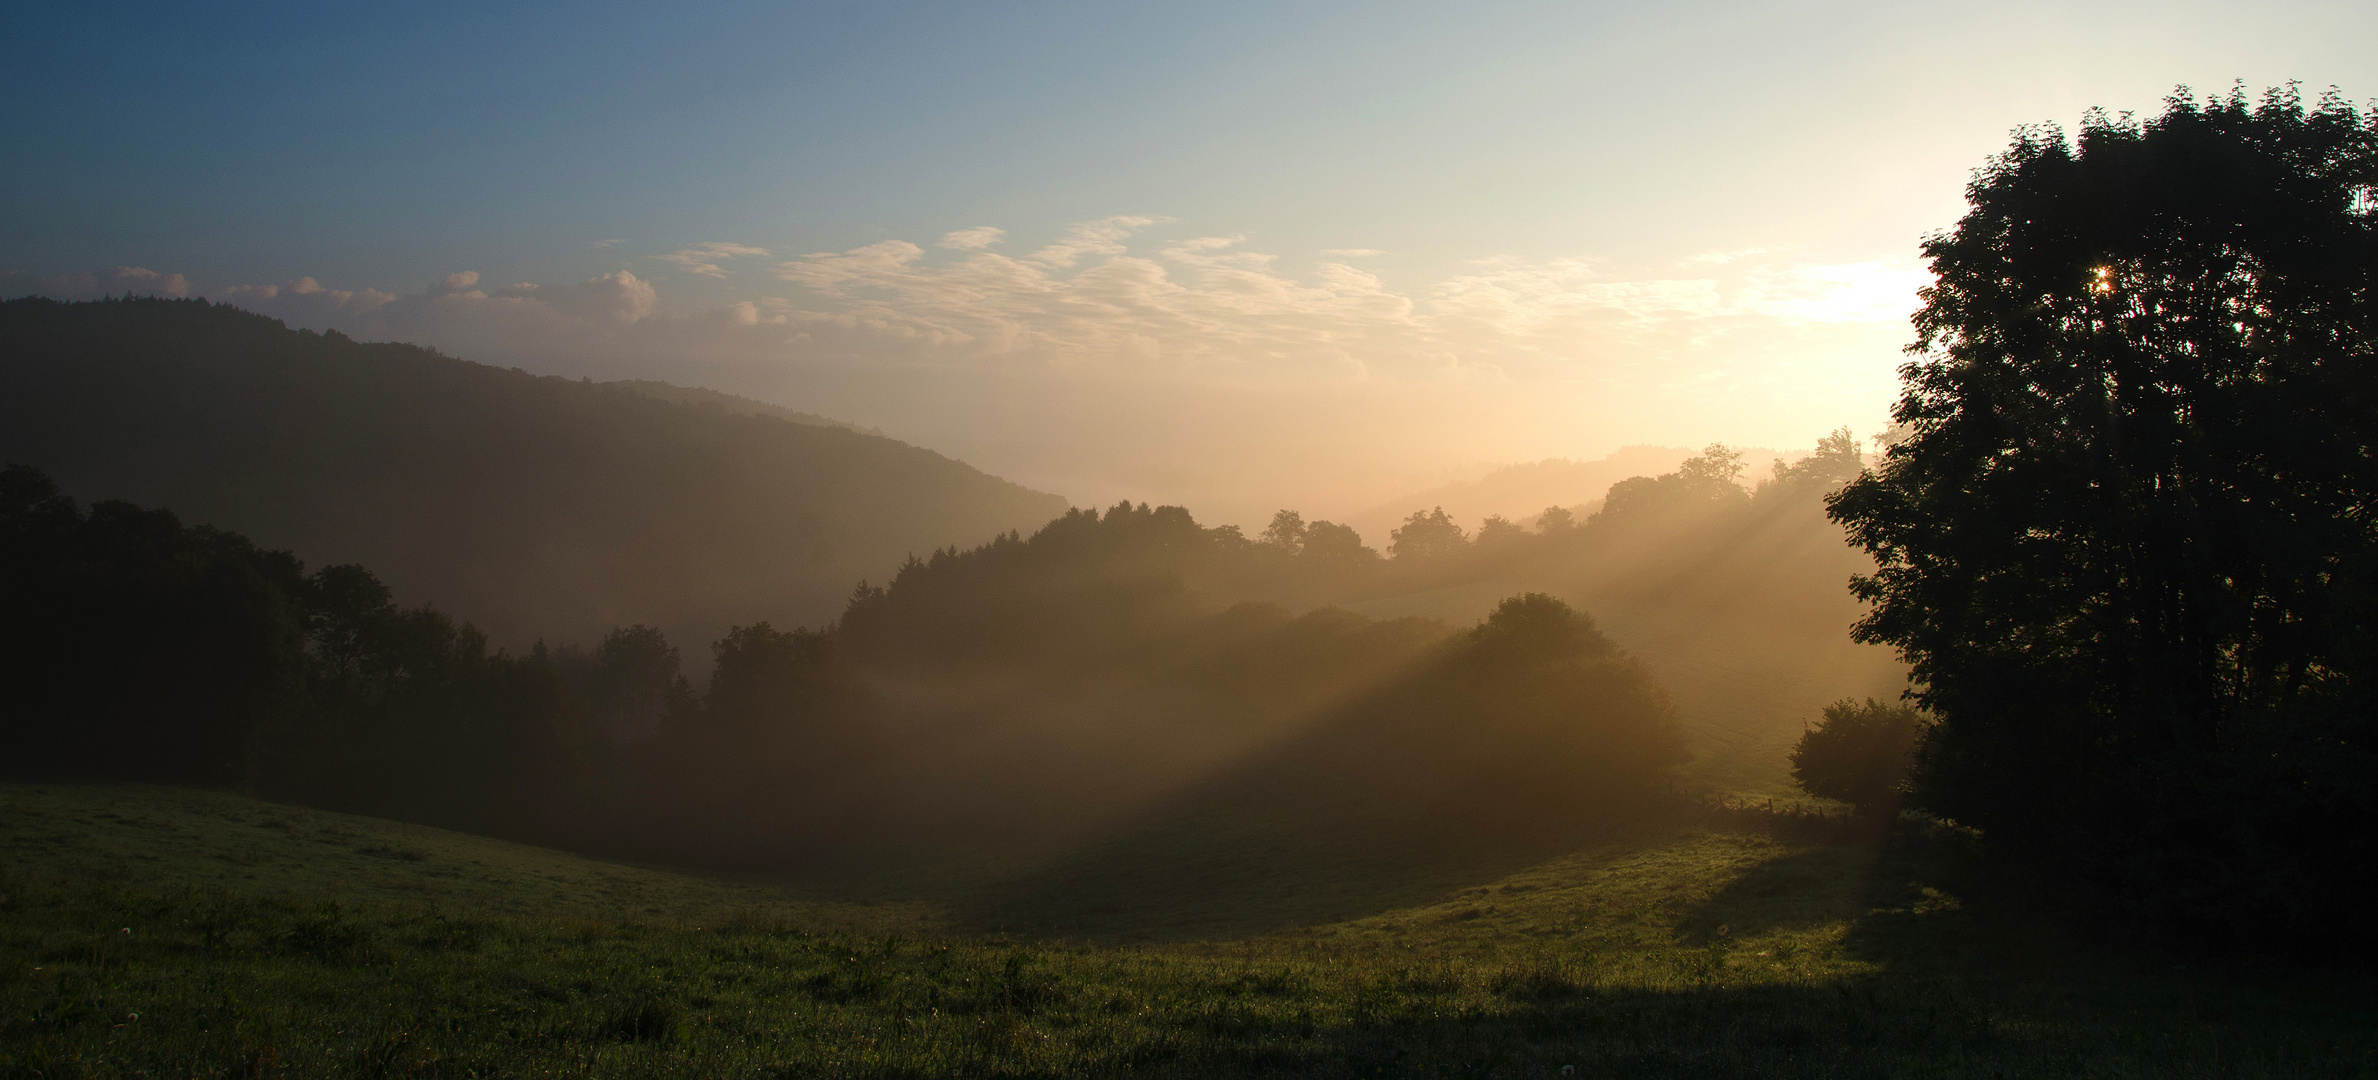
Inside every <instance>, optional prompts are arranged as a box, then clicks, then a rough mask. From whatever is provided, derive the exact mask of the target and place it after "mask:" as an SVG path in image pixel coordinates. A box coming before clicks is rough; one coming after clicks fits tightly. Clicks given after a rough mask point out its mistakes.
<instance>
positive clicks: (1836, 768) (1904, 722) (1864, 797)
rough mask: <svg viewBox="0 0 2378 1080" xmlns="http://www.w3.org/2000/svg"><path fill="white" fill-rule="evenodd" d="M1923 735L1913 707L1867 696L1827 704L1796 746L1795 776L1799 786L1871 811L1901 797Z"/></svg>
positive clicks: (1794, 748)
mask: <svg viewBox="0 0 2378 1080" xmlns="http://www.w3.org/2000/svg"><path fill="white" fill-rule="evenodd" d="M1922 733H1923V716H1922V714H1920V713H1918V712H1917V711H1916V710H1915V708H1914V707H1912V706H1908V705H1900V704H1887V703H1884V702H1880V701H1876V700H1874V699H1873V698H1867V699H1866V700H1865V701H1864V702H1863V703H1861V702H1856V701H1851V700H1848V699H1846V698H1845V699H1843V700H1840V701H1836V702H1834V703H1833V704H1831V705H1827V706H1825V712H1824V719H1822V720H1819V721H1818V722H1817V723H1816V724H1815V725H1814V726H1812V727H1810V728H1809V729H1808V730H1806V731H1804V732H1802V733H1801V735H1800V741H1799V742H1797V743H1794V744H1793V746H1792V780H1793V781H1794V782H1796V783H1798V784H1799V785H1800V790H1802V791H1805V792H1808V793H1809V794H1811V795H1815V796H1817V797H1819V798H1824V799H1833V800H1836V801H1838V802H1845V803H1848V804H1850V805H1851V806H1854V807H1857V808H1858V810H1859V811H1861V812H1866V813H1871V812H1874V811H1877V810H1884V809H1888V808H1890V807H1892V806H1894V805H1896V804H1897V803H1898V801H1899V795H1900V790H1899V789H1900V784H1901V783H1902V782H1903V781H1905V780H1906V779H1907V771H1908V766H1909V765H1910V764H1911V761H1910V755H1911V754H1912V753H1913V752H1914V750H1915V747H1916V739H1917V737H1918V736H1920V735H1921V734H1922Z"/></svg>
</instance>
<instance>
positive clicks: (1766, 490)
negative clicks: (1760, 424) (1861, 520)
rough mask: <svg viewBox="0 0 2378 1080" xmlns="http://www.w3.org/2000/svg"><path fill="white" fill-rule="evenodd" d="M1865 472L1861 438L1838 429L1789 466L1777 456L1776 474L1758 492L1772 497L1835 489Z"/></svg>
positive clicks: (1818, 441) (1824, 491) (1844, 429)
mask: <svg viewBox="0 0 2378 1080" xmlns="http://www.w3.org/2000/svg"><path fill="white" fill-rule="evenodd" d="M1864 471H1866V458H1865V455H1863V454H1861V453H1860V452H1859V448H1858V440H1857V439H1855V438H1853V437H1851V435H1850V429H1848V428H1846V427H1844V428H1839V429H1836V430H1835V431H1834V432H1833V433H1832V434H1830V435H1827V436H1825V437H1824V438H1822V439H1818V440H1817V448H1816V452H1815V453H1812V454H1810V455H1808V456H1807V457H1804V458H1801V459H1800V460H1798V461H1795V462H1792V463H1790V464H1788V465H1787V464H1785V463H1784V462H1783V461H1782V460H1781V459H1778V460H1777V461H1776V463H1775V471H1774V473H1773V474H1772V475H1770V476H1769V477H1768V478H1767V479H1765V480H1763V481H1760V483H1759V490H1758V492H1757V494H1759V495H1760V496H1762V497H1773V496H1775V495H1779V494H1783V493H1786V492H1799V491H1814V492H1819V493H1826V492H1832V491H1835V490H1838V489H1839V488H1840V487H1841V485H1843V484H1846V483H1849V482H1850V481H1852V480H1855V479H1857V478H1858V474H1859V473H1862V472H1864Z"/></svg>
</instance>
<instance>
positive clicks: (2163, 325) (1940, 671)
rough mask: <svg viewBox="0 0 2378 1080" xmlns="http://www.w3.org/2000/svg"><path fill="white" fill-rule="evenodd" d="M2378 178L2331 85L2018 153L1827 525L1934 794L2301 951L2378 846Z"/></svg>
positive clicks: (2115, 895) (2131, 888)
mask: <svg viewBox="0 0 2378 1080" xmlns="http://www.w3.org/2000/svg"><path fill="white" fill-rule="evenodd" d="M2374 184H2378V117H2365V116H2363V115H2362V114H2361V113H2360V112H2359V111H2357V110H2356V109H2355V108H2353V107H2352V106H2350V105H2348V104H2346V103H2345V102H2343V101H2342V100H2341V99H2339V98H2337V97H2335V96H2334V95H2333V94H2332V95H2330V96H2327V97H2323V98H2321V99H2320V100H2319V101H2318V102H2317V103H2316V104H2314V105H2312V106H2310V107H2306V106H2305V104H2304V103H2303V101H2302V100H2301V99H2300V98H2299V97H2298V96H2297V95H2296V93H2295V92H2294V91H2293V90H2292V89H2289V90H2276V91H2271V92H2269V93H2267V94H2265V95H2264V96H2263V97H2262V98H2261V99H2260V100H2259V101H2255V100H2250V99H2248V98H2247V97H2246V96H2245V95H2244V94H2243V93H2233V94H2231V95H2230V96H2228V97H2227V98H2225V99H2212V100H2208V101H2205V102H2201V103H2200V102H2197V101H2195V100H2193V99H2192V98H2191V97H2190V96H2189V95H2187V94H2186V93H2185V92H2182V93H2180V94H2177V95H2175V96H2174V97H2173V98H2172V99H2171V100H2170V101H2169V102H2168V103H2167V107H2166V108H2165V110H2164V111H2163V113H2162V114H2161V115H2159V116H2157V117H2155V118H2153V119H2149V120H2138V119H2133V118H2130V117H2128V116H2124V117H2119V118H2117V117H2109V116H2107V115H2105V114H2103V113H2099V112H2092V113H2091V114H2089V115H2088V117H2087V118H2086V119H2085V120H2084V122H2083V125H2082V129H2081V132H2080V137H2079V139H2078V140H2077V141H2068V140H2067V139H2066V138H2065V137H2064V135H2063V134H2062V133H2061V132H2059V131H2056V130H2054V129H2050V128H2035V129H2025V130H2022V131H2020V132H2018V133H2017V135H2016V138H2015V140H2014V143H2013V145H2012V146H2011V147H2010V148H2009V149H2008V150H2007V151H2006V152H2005V153H2004V154H2003V155H2000V156H1998V157H1996V158H1994V159H1992V160H1991V161H1990V162H1989V163H1988V165H1987V166H1986V167H1984V168H1983V169H1981V170H1980V171H1978V172H1977V173H1976V175H1975V177H1974V179H1973V181H1972V183H1971V184H1970V185H1969V187H1968V189H1967V199H1968V203H1969V209H1968V212H1967V213H1966V215H1965V216H1964V218H1963V219H1962V220H1960V221H1959V222H1958V224H1957V226H1956V228H1955V229H1953V230H1951V231H1949V232H1946V233H1943V234H1940V235H1938V236H1935V237H1933V238H1931V239H1930V240H1929V241H1928V242H1927V243H1926V244H1925V247H1924V250H1925V254H1926V255H1927V256H1928V257H1929V259H1930V261H1931V266H1932V270H1933V272H1934V274H1935V275H1936V276H1937V283H1936V284H1934V285H1933V286H1932V287H1931V288H1930V289H1928V290H1926V291H1925V293H1924V304H1923V307H1922V310H1921V311H1920V312H1919V313H1918V314H1917V316H1916V328H1917V334H1918V337H1917V341H1916V343H1915V344H1914V345H1913V346H1911V347H1910V353H1911V356H1912V360H1911V362H1910V363H1909V364H1907V365H1906V366H1905V367H1904V368H1903V369H1902V377H1903V381H1904V389H1903V396H1902V397H1901V398H1900V400H1899V403H1898V405H1897V407H1896V408H1895V410H1894V418H1895V419H1896V420H1897V421H1898V422H1899V423H1900V424H1902V425H1905V429H1906V433H1907V437H1906V438H1905V439H1904V441H1900V442H1898V443H1897V444H1896V445H1894V446H1892V447H1891V448H1890V450H1889V451H1888V453H1887V456H1886V459H1885V461H1884V463H1883V465H1882V467H1881V468H1880V469H1879V471H1877V472H1875V473H1872V474H1869V475H1867V476H1865V477H1864V478H1862V479H1859V480H1857V481H1855V482H1853V483H1851V484H1849V485H1848V486H1847V487H1846V488H1844V489H1843V490H1842V491H1841V492H1840V493H1839V494H1838V495H1836V496H1835V497H1834V499H1833V500H1832V503H1831V512H1832V514H1833V516H1834V518H1835V519H1836V520H1838V521H1840V522H1841V523H1842V524H1843V525H1844V526H1846V527H1847V528H1848V530H1849V532H1850V535H1851V537H1852V538H1853V540H1854V541H1855V542H1857V543H1858V544H1860V545H1862V546H1863V547H1864V548H1865V549H1866V550H1867V551H1869V552H1870V553H1872V554H1873V556H1874V557H1875V560H1876V563H1877V566H1878V569H1877V570H1876V572H1875V573H1874V574H1872V575H1871V576H1867V577H1862V578H1860V579H1859V580H1858V581H1857V582H1856V584H1855V588H1856V590H1857V592H1858V594H1859V595H1860V596H1861V597H1862V598H1863V599H1865V600H1867V601H1869V602H1871V603H1872V605H1873V607H1872V610H1871V613H1870V614H1869V615H1868V616H1867V617H1866V618H1865V620H1864V621H1863V622H1862V623H1860V624H1859V626H1858V629H1857V633H1858V635H1859V637H1860V638H1861V639H1862V640H1867V641H1874V642H1885V643H1889V644H1891V645H1894V646H1897V647H1898V648H1899V649H1900V650H1901V652H1902V653H1903V655H1904V656H1905V657H1906V658H1907V659H1908V660H1909V661H1910V662H1911V664H1912V665H1913V669H1914V677H1915V679H1916V682H1917V690H1916V696H1917V698H1918V699H1919V700H1920V701H1921V703H1922V704H1923V705H1924V706H1925V707H1926V708H1927V709H1928V710H1929V711H1930V712H1931V713H1933V714H1934V715H1935V716H1936V717H1938V718H1939V724H1938V725H1937V726H1936V727H1935V728H1934V729H1933V732H1932V735H1931V737H1930V739H1929V742H1928V745H1927V747H1926V750H1925V759H1924V766H1923V769H1922V771H1921V774H1920V776H1919V777H1918V779H1917V783H1916V792H1917V795H1918V796H1919V798H1920V799H1921V800H1922V802H1923V803H1924V804H1926V805H1927V806H1929V807H1931V808H1932V809H1934V810H1935V811H1937V812H1939V813H1942V814H1945V815H1947V816H1950V817H1952V818H1955V819H1957V820H1959V821H1962V822H1964V823H1966V824H1969V825H1974V826H1978V827H1980V828H1981V829H1982V830H1984V832H1985V834H1986V835H1987V836H1989V837H1990V838H1991V840H1992V842H1993V843H1994V844H1996V845H1999V846H2001V847H2003V848H2005V849H2007V850H2010V851H2020V852H2022V853H2024V854H2025V855H2026V856H2027V857H2029V858H2031V859H2033V860H2035V861H2036V862H2038V863H2039V864H2041V865H2043V866H2047V867H2049V868H2052V869H2053V870H2055V871H2057V872H2059V873H2065V874H2069V875H2071V876H2073V877H2076V878H2079V879H2082V880H2084V881H2086V882H2088V883H2090V884H2091V885H2093V886H2094V887H2095V888H2096V889H2097V890H2098V893H2099V894H2100V895H2103V896H2106V897H2108V898H2111V899H2114V900H2116V901H2118V902H2119V903H2121V904H2122V905H2124V906H2125V907H2126V908H2127V909H2128V910H2130V911H2133V912H2144V913H2146V914H2148V915H2149V916H2151V917H2153V918H2155V919H2161V920H2163V921H2164V922H2166V923H2168V924H2170V925H2175V926H2183V925H2184V926H2208V925H2211V923H2212V922H2213V921H2218V920H2223V919H2229V918H2233V917H2240V916H2245V917H2252V918H2254V919H2255V920H2256V922H2257V923H2258V924H2259V925H2265V926H2274V927H2276V926H2288V927H2294V928H2296V929H2298V930H2302V929H2304V928H2307V927H2310V926H2312V925H2315V924H2316V923H2317V922H2318V921H2319V920H2320V918H2321V916H2320V914H2319V913H2320V912H2322V911H2324V910H2328V909H2330V908H2333V906H2334V905H2336V904H2339V903H2342V902H2344V901H2343V899H2342V898H2344V897H2347V896H2353V895H2356V894H2357V892H2358V890H2357V889H2355V888H2354V887H2352V886H2351V885H2350V884H2349V883H2348V882H2347V881H2346V880H2345V877H2346V876H2350V875H2366V874H2367V873H2368V870H2367V869H2366V868H2367V867H2369V866H2370V865H2371V862H2372V857H2373V855H2374V854H2378V850H2374V849H2373V847H2372V843H2373V841H2372V839H2371V838H2372V837H2373V836H2378V832H2374V831H2373V829H2372V826H2373V825H2378V803H2374V801H2373V794H2372V793H2373V786H2372V784H2371V782H2370V781H2371V777H2372V774H2373V767H2374V766H2378V759H2373V758H2372V756H2371V750H2370V746H2371V743H2370V737H2371V736H2372V735H2373V734H2378V732H2373V730H2372V727H2373V725H2372V722H2371V721H2372V705H2373V702H2372V700H2371V693H2372V690H2373V689H2374V688H2378V650H2373V649H2372V648H2371V644H2372V628H2373V626H2372V621H2371V614H2370V613H2371V612H2372V611H2373V610H2378V517H2374V516H2373V511H2372V508H2373V507H2374V506H2378V452H2374V450H2373V448H2374V447H2378V367H2374V366H2373V363H2372V362H2373V360H2374V359H2378V357H2374V356H2373V353H2378V293H2374V292H2373V287H2374V286H2378V198H2374V197H2373V191H2374V187H2373V185H2374Z"/></svg>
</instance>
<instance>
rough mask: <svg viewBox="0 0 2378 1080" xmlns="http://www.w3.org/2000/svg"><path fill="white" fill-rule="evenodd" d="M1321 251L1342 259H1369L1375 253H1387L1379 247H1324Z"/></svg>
mask: <svg viewBox="0 0 2378 1080" xmlns="http://www.w3.org/2000/svg"><path fill="white" fill-rule="evenodd" d="M1321 253H1322V254H1323V255H1330V256H1335V257H1337V258H1340V259H1368V258H1370V257H1371V256H1373V255H1385V254H1387V253H1386V252H1384V251H1381V250H1379V249H1378V248H1323V249H1322V250H1321Z"/></svg>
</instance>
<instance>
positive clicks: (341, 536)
mask: <svg viewBox="0 0 2378 1080" xmlns="http://www.w3.org/2000/svg"><path fill="white" fill-rule="evenodd" d="M0 460H5V461H11V462H17V463H21V464H26V465H31V466H34V467H37V468H40V469H42V470H44V471H46V472H48V473H49V474H50V475H52V476H53V477H55V478H56V479H57V480H58V482H59V484H60V485H61V486H62V487H63V488H64V489H65V490H66V491H68V492H69V493H71V494H73V495H75V496H78V497H81V498H85V499H110V498H113V499H126V500H130V501H133V502H137V503H141V504H145V505H152V506H154V505H164V506H171V507H173V508H174V509H175V510H176V511H177V512H179V513H180V514H181V515H182V516H183V517H184V518H185V519H186V520H189V521H192V522H199V523H206V524H213V525H217V526H220V527H223V528H227V529H233V530H237V531H239V532H241V533H245V534H246V535H248V536H251V537H254V538H255V539H256V540H257V541H258V542H259V543H261V544H264V545H266V546H268V547H274V548H288V549H290V550H293V551H296V552H298V553H299V554H300V555H302V556H303V557H304V558H305V559H307V560H308V561H309V562H313V563H317V564H328V563H340V562H359V563H362V564H365V565H367V566H370V567H371V568H372V569H373V570H374V571H375V572H377V573H379V574H380V575H381V576H382V577H383V578H384V579H385V580H387V582H388V583H389V584H390V585H391V586H392V587H393V588H394V589H395V590H396V592H397V595H398V596H399V597H400V598H402V599H405V600H407V601H408V602H416V603H418V602H422V601H432V602H435V603H436V604H437V605H438V606H439V607H441V608H442V609H444V610H447V611H450V612H453V613H454V614H456V615H458V616H460V617H462V618H466V619H470V620H472V621H474V622H476V623H477V624H478V625H480V626H481V627H482V628H484V629H486V630H487V631H488V632H489V633H490V634H491V635H493V637H494V639H495V640H496V641H497V642H498V643H509V644H526V643H527V642H528V641H529V640H531V639H533V638H536V637H540V636H542V637H546V638H559V639H561V640H573V639H586V640H592V639H594V638H597V637H600V636H601V635H602V634H603V633H604V632H605V631H607V630H609V629H611V628H613V627H616V626H620V625H625V624H630V623H645V624H648V625H652V626H657V627H661V628H663V629H665V630H666V631H667V632H668V633H669V634H670V636H671V637H673V638H676V639H678V640H684V641H709V640H712V639H713V638H716V637H717V636H718V635H719V634H720V633H721V632H723V631H724V630H725V629H726V628H727V627H728V626H730V625H733V624H738V623H750V622H755V621H758V620H761V619H773V620H776V621H778V622H779V623H800V622H809V623H814V624H822V623H826V622H830V621H832V619H833V618H834V617H835V616H836V615H838V614H839V613H840V611H841V608H842V606H843V603H844V601H845V600H846V599H847V598H848V596H849V595H850V589H851V584H852V583H853V582H855V581H858V580H859V579H862V578H873V579H876V580H882V579H883V578H885V577H887V576H889V575H890V573H891V572H892V571H893V570H894V569H895V568H897V567H898V566H899V565H900V564H901V562H902V561H903V560H904V559H906V558H907V557H908V556H909V555H910V554H911V553H924V552H930V551H932V550H934V549H937V548H940V547H943V546H946V545H952V544H957V545H968V546H970V545H973V544H976V543H980V542H982V541H983V540H985V539H988V538H990V537H992V536H995V535H998V534H1000V533H1003V532H1006V531H1008V530H1010V529H1017V528H1022V529H1026V530H1029V529H1032V528H1034V527H1037V526H1038V525H1040V524H1041V523H1043V522H1046V521H1048V520H1049V519H1050V518H1051V517H1054V516H1056V515H1058V514H1060V513H1063V512H1064V511H1065V509H1066V503H1065V500H1064V499H1062V498H1060V497H1058V496H1055V495H1049V494H1044V493H1041V492H1037V491H1033V490H1030V489H1028V488H1024V487H1021V486H1018V485H1016V484H1012V483H1009V482H1007V481H1004V480H1001V479H999V478H997V477H994V476H990V475H987V474H985V473H983V472H981V471H979V470H976V469H974V468H972V467H970V466H968V465H966V464H964V463H962V462H958V461H953V460H951V459H949V458H946V457H943V456H941V455H939V454H936V453H933V452H931V451H929V450H924V449H920V448H918V447H914V446H909V445H907V444H905V443H901V442H897V441H894V440H892V439H888V438H883V437H881V436H877V435H870V434H865V433H861V432H856V431H851V430H847V429H845V428H842V427H834V426H821V425H817V424H804V423H797V422H794V421H792V420H789V419H783V418H778V417H771V416H761V415H749V414H746V413H744V412H742V411H740V410H731V409H723V408H719V407H716V406H703V405H698V404H687V403H679V402H672V401H667V400H661V399H659V398H657V397H655V396H654V395H653V394H652V393H650V392H649V391H648V389H647V388H643V387H635V386H611V385H602V384H593V383H586V382H580V381H571V380H566V379H559V378H550V377H538V376H533V375H528V374H525V373H522V372H519V371H514V370H505V369H502V368H495V367H489V366H486V365H482V364H475V363H470V362H467V361H463V360H457V359H453V358H450V357H446V356H442V355H440V354H438V353H437V352H435V351H434V350H430V349H423V348H418V347H415V346H411V345H402V344H363V343H358V342H355V341H351V340H349V339H347V338H346V337H344V336H342V335H340V334H338V333H336V332H331V333H328V334H320V335H318V334H315V333H312V332H310V331H304V330H293V329H290V328H288V327H286V326H284V325H283V324H281V323H280V322H279V321H277V320H274V319H269V318H265V317H263V316H260V315H256V314H252V313H250V312H246V311H241V310H238V309H236V308H232V307H229V306H223V305H212V304H209V303H207V302H205V301H200V300H189V301H176V300H119V301H101V302H96V303H80V304H66V303H58V302H55V301H50V300H44V299H37V298H32V299H22V300H12V301H7V302H5V303H0Z"/></svg>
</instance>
